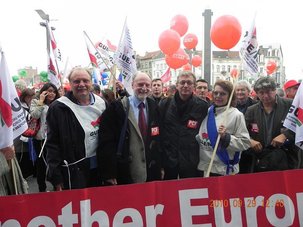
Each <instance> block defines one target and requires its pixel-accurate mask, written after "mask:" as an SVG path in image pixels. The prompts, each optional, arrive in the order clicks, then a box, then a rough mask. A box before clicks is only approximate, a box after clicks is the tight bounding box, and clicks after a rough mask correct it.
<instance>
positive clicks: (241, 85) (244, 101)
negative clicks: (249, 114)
mask: <svg viewBox="0 0 303 227" xmlns="http://www.w3.org/2000/svg"><path fill="white" fill-rule="evenodd" d="M250 92H251V86H250V84H249V83H248V82H247V81H246V80H240V81H238V82H237V83H236V84H235V93H236V98H237V105H236V108H237V109H238V110H239V111H240V112H242V113H243V114H245V112H246V110H247V108H248V107H249V106H251V105H253V104H255V103H257V101H256V100H253V99H252V98H250V97H249V94H250Z"/></svg>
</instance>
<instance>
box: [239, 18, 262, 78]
mask: <svg viewBox="0 0 303 227" xmlns="http://www.w3.org/2000/svg"><path fill="white" fill-rule="evenodd" d="M240 53H241V57H242V60H243V65H244V69H245V70H246V71H248V72H249V73H250V74H251V75H256V74H257V73H258V69H259V66H258V62H257V57H258V41H257V32H256V26H255V20H254V21H253V24H252V26H251V29H250V31H246V33H245V35H244V40H243V41H242V47H241V50H240Z"/></svg>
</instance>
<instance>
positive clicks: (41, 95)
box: [39, 91, 48, 103]
mask: <svg viewBox="0 0 303 227" xmlns="http://www.w3.org/2000/svg"><path fill="white" fill-rule="evenodd" d="M47 95H48V92H47V91H43V92H42V93H41V94H40V97H39V98H40V100H39V101H40V103H44V100H45V99H46V96H47Z"/></svg>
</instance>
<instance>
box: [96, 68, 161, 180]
mask: <svg viewBox="0 0 303 227" xmlns="http://www.w3.org/2000/svg"><path fill="white" fill-rule="evenodd" d="M132 89H133V91H134V95H132V96H130V97H127V96H125V97H123V99H118V100H116V101H114V102H112V103H111V104H110V105H109V107H108V109H107V110H106V111H105V112H104V114H103V115H102V124H101V127H100V131H99V148H98V151H97V159H98V166H99V168H100V173H101V178H102V180H103V181H104V184H105V185H116V184H131V183H143V182H146V181H153V180H160V179H161V166H160V152H159V136H160V128H159V127H160V123H159V110H158V105H157V103H156V102H155V101H154V100H153V99H152V98H150V97H148V96H149V95H150V92H151V78H150V77H149V75H147V74H146V73H143V72H137V73H136V74H135V75H134V78H133V82H132Z"/></svg>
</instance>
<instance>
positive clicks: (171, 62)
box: [165, 48, 189, 69]
mask: <svg viewBox="0 0 303 227" xmlns="http://www.w3.org/2000/svg"><path fill="white" fill-rule="evenodd" d="M165 61H166V64H167V65H168V66H169V67H171V68H173V69H178V68H180V67H182V66H183V65H185V64H187V63H188V61H189V56H188V54H187V53H186V52H185V51H184V50H183V49H182V48H179V50H177V51H176V52H175V53H173V54H172V55H166V56H165Z"/></svg>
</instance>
